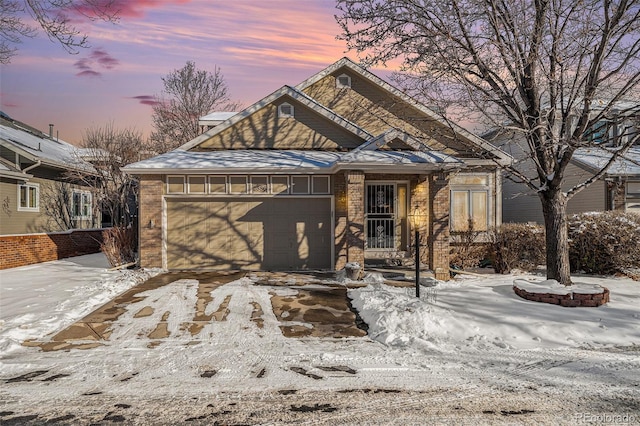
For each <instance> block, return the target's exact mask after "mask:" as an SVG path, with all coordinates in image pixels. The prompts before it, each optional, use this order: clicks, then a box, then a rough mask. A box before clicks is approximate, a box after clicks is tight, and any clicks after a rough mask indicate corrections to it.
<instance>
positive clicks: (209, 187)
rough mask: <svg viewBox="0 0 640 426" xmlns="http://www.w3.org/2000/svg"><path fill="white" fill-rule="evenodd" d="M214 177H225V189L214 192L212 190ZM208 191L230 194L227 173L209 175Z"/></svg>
mask: <svg viewBox="0 0 640 426" xmlns="http://www.w3.org/2000/svg"><path fill="white" fill-rule="evenodd" d="M212 178H223V179H224V191H221V192H214V191H212V190H211V179H212ZM207 193H209V194H214V195H215V194H228V193H229V179H228V177H227V175H209V176H208V177H207Z"/></svg>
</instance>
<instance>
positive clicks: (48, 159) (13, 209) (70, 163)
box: [0, 115, 100, 235]
mask: <svg viewBox="0 0 640 426" xmlns="http://www.w3.org/2000/svg"><path fill="white" fill-rule="evenodd" d="M0 161H1V162H2V163H1V164H2V165H3V166H4V168H7V169H8V172H7V171H5V172H3V173H0V176H1V178H0V200H1V202H2V212H1V213H0V218H1V220H0V235H8V234H29V233H34V232H54V231H66V230H67V229H69V228H74V229H81V228H93V227H95V226H96V225H98V226H99V224H100V222H99V220H100V218H99V215H97V214H96V212H95V208H94V207H95V204H94V200H93V195H92V193H91V191H90V188H88V187H83V186H81V185H77V184H74V183H72V182H69V181H68V180H67V179H66V177H65V173H66V172H67V171H68V170H71V169H75V170H82V171H85V172H86V171H89V172H90V171H91V170H93V166H92V165H91V164H89V163H88V162H84V161H82V160H80V158H79V157H78V155H76V148H75V147H74V146H73V145H71V144H69V143H67V142H64V141H62V140H59V139H57V138H54V137H53V136H52V135H46V134H44V133H42V132H41V131H39V130H36V129H34V128H32V127H30V126H28V125H26V124H24V123H21V122H19V121H16V120H12V119H10V118H8V117H7V116H6V115H4V116H2V117H0ZM65 198H66V199H67V200H68V202H67V203H66V205H60V206H59V207H60V209H61V210H62V209H63V208H64V209H65V210H66V214H67V216H69V217H67V218H62V217H53V213H54V210H52V208H53V203H59V202H60V201H62V200H63V199H65ZM60 213H61V214H62V212H60ZM65 224H66V225H67V226H65Z"/></svg>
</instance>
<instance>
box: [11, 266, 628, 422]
mask: <svg viewBox="0 0 640 426" xmlns="http://www.w3.org/2000/svg"><path fill="white" fill-rule="evenodd" d="M99 260H100V258H99V256H96V257H93V258H92V257H83V258H74V259H67V260H64V261H59V262H49V263H46V264H41V265H35V266H31V267H24V268H16V269H12V270H6V271H0V283H1V289H2V290H1V291H2V293H0V321H1V322H0V324H1V326H0V349H1V350H2V355H1V357H0V380H1V381H2V383H3V384H2V385H1V386H0V421H2V423H3V424H5V423H6V424H23V423H29V422H34V423H38V422H40V423H44V422H46V421H53V420H55V421H62V422H63V423H77V424H91V423H101V422H102V423H104V424H108V423H109V422H111V421H121V422H128V423H140V424H174V423H183V422H185V421H187V420H188V421H189V422H191V424H212V423H213V422H214V421H218V422H220V423H226V424H229V423H232V424H233V423H245V424H246V423H248V424H259V423H269V424H272V423H275V424H282V423H300V424H302V423H309V422H311V423H316V424H371V423H374V424H376V423H377V424H388V423H395V424H397V423H407V422H413V423H421V424H423V423H443V424H447V423H468V424H484V423H492V424H502V423H505V424H514V423H516V424H575V423H580V422H581V420H584V419H586V418H587V417H585V416H588V415H592V416H595V415H600V414H602V415H611V414H617V415H627V420H628V419H629V417H628V416H629V415H631V416H632V420H633V421H634V422H640V415H638V413H639V412H640V387H639V385H638V384H639V383H640V321H639V319H640V283H638V282H634V281H631V280H629V279H619V278H594V277H577V278H576V280H577V281H581V282H585V283H591V284H600V285H603V286H605V287H607V288H609V289H610V290H611V302H610V303H609V304H607V305H605V306H602V307H599V308H563V307H559V306H555V305H547V304H542V303H535V302H530V301H526V300H524V299H521V298H519V297H517V296H516V295H515V293H514V292H513V290H512V283H513V280H514V279H516V278H530V276H528V275H506V276H504V275H487V277H486V278H484V277H483V278H473V279H469V278H462V279H457V280H454V281H451V282H447V283H438V284H437V285H436V286H435V287H431V288H426V287H424V288H423V291H422V293H423V297H422V299H421V300H417V299H416V298H415V297H413V296H412V293H413V289H407V288H395V287H390V286H386V285H384V284H379V283H372V284H371V285H369V286H367V287H364V288H359V289H351V290H349V296H350V297H351V298H352V299H353V302H352V303H353V306H354V307H355V308H356V309H357V310H358V311H359V312H360V315H361V316H362V318H363V319H364V320H365V322H367V323H368V325H369V336H368V337H353V338H342V339H333V338H317V337H306V338H287V337H284V336H283V334H282V332H281V329H280V327H282V326H288V325H292V324H290V323H292V321H287V323H286V324H285V323H283V322H282V321H283V320H282V317H283V316H282V315H280V317H277V316H276V315H275V314H274V312H273V310H272V306H271V300H272V298H273V297H274V296H277V297H285V298H286V297H292V298H295V297H296V295H297V294H298V290H299V289H300V287H295V286H267V285H260V286H259V285H256V284H255V278H251V276H248V277H244V278H241V279H238V280H235V281H232V282H229V283H228V284H224V285H221V286H218V287H215V288H213V287H212V288H211V289H210V290H208V292H207V294H202V287H201V286H199V282H198V281H197V280H195V279H184V280H179V281H176V282H173V283H171V284H168V285H165V286H160V287H157V288H151V289H148V290H145V291H143V292H141V293H138V294H137V295H136V298H135V299H134V300H132V302H131V303H130V304H128V305H127V306H125V307H124V308H125V310H124V312H123V313H122V315H120V316H119V317H118V319H117V320H116V321H115V322H113V323H112V324H111V325H110V327H111V329H112V332H111V334H110V336H109V338H108V340H105V341H102V342H101V343H102V345H101V346H99V347H96V348H93V349H88V350H77V349H73V350H70V351H51V352H42V351H40V350H39V349H38V348H34V347H24V346H20V343H21V342H22V341H24V340H26V339H37V340H46V339H47V336H48V337H49V338H50V337H51V334H52V333H54V332H57V331H60V330H61V329H63V328H65V327H67V326H69V325H70V324H72V323H73V322H74V321H77V320H79V319H81V318H82V317H84V316H85V315H86V314H88V313H89V312H91V311H93V310H94V309H96V308H97V307H98V306H99V305H101V304H103V303H105V302H107V301H108V300H110V299H112V298H113V297H114V296H116V295H117V294H119V293H122V292H123V291H125V290H127V289H128V288H130V287H133V286H134V285H135V284H136V283H138V282H140V281H141V280H142V279H143V278H145V277H148V276H150V275H153V274H155V273H157V272H158V271H145V272H135V273H134V272H131V271H119V272H109V271H107V270H105V269H104V266H105V264H99V263H95V262H99ZM89 261H90V262H89ZM87 262H89V263H91V264H88V263H87ZM334 284H335V283H334ZM315 286H317V284H315ZM307 287H308V288H313V287H312V286H304V287H302V288H307ZM203 298H205V299H207V300H209V302H208V304H207V306H206V310H205V311H203V312H201V313H196V309H197V306H199V305H198V304H199V302H198V301H199V300H201V299H203ZM200 308H202V306H200ZM194 315H195V316H197V315H205V316H207V318H211V320H210V321H208V322H206V323H204V322H203V323H202V324H200V323H198V324H197V325H198V327H200V326H201V328H197V327H196V331H197V332H196V333H194V331H193V330H194V329H192V328H190V327H187V326H185V324H192V325H193V324H194V322H193V321H194V318H195V316H194ZM292 318H293V317H292ZM296 321H297V322H296V324H294V325H298V326H302V327H305V326H308V324H305V322H304V320H300V319H297V320H296ZM633 416H635V417H633ZM60 419H63V420H60ZM582 423H583V424H584V422H582ZM628 423H629V422H628Z"/></svg>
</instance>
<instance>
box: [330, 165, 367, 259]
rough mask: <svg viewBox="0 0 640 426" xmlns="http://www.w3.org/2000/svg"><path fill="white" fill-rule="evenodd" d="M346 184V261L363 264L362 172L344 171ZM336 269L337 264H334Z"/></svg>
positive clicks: (363, 189) (363, 191) (363, 193)
mask: <svg viewBox="0 0 640 426" xmlns="http://www.w3.org/2000/svg"><path fill="white" fill-rule="evenodd" d="M345 177H346V185H347V230H346V244H347V259H346V260H347V262H358V263H359V264H360V265H362V266H364V239H365V229H364V195H365V188H364V173H363V172H361V171H356V170H351V171H348V172H346V173H345ZM336 269H337V266H336Z"/></svg>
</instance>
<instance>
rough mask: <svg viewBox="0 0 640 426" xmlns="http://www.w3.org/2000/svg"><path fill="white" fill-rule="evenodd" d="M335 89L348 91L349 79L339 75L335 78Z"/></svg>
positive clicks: (344, 75) (346, 76)
mask: <svg viewBox="0 0 640 426" xmlns="http://www.w3.org/2000/svg"><path fill="white" fill-rule="evenodd" d="M336 87H337V88H338V89H348V88H350V87H351V77H349V76H348V75H346V74H340V75H339V76H338V77H336Z"/></svg>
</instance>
